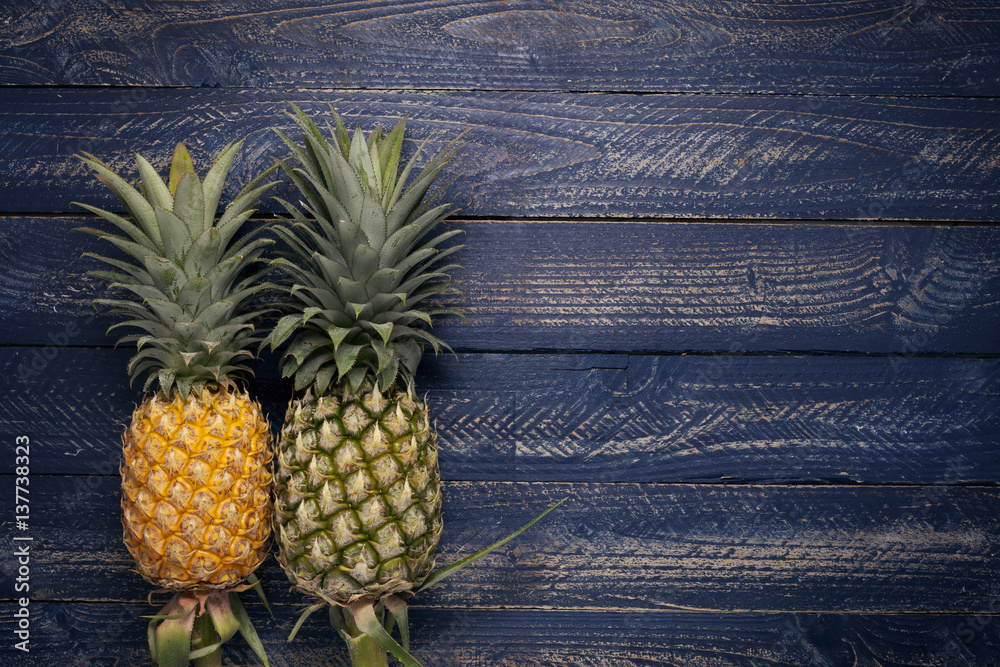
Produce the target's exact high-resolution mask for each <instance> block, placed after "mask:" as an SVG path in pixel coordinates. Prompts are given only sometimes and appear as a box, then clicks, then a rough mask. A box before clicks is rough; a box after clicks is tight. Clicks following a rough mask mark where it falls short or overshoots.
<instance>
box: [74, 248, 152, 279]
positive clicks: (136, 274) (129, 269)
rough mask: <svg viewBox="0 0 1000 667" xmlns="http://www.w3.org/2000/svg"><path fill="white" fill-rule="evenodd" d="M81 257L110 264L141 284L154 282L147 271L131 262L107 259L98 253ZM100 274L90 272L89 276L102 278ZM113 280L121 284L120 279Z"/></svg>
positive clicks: (112, 258) (89, 253)
mask: <svg viewBox="0 0 1000 667" xmlns="http://www.w3.org/2000/svg"><path fill="white" fill-rule="evenodd" d="M80 256H81V257H90V258H93V259H96V260H100V261H102V262H104V263H105V264H108V265H110V266H113V267H115V268H118V269H121V270H122V271H125V272H126V273H128V274H129V275H130V276H132V277H133V278H135V279H136V280H138V281H139V282H141V283H146V284H149V283H151V282H153V277H152V276H150V275H149V273H147V272H146V271H144V270H143V269H142V267H140V266H136V265H135V264H132V263H130V262H125V261H122V260H120V259H117V258H114V257H105V256H104V255H98V254H97V253H93V252H85V253H82V254H81V255H80ZM98 273H99V272H97V271H88V272H87V275H90V276H94V277H97V278H100V277H101V276H99V275H98ZM112 280H113V281H114V282H120V280H118V279H112Z"/></svg>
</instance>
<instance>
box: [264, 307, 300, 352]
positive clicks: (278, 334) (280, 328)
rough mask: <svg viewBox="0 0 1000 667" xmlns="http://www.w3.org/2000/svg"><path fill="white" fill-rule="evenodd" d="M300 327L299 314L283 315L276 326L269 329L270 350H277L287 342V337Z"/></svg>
mask: <svg viewBox="0 0 1000 667" xmlns="http://www.w3.org/2000/svg"><path fill="white" fill-rule="evenodd" d="M302 325H303V317H302V314H301V313H293V314H292V315H285V316H284V317H282V318H281V319H280V320H278V322H277V324H275V325H274V328H273V329H271V335H270V336H269V340H270V343H271V350H272V351H273V350H276V349H278V348H279V347H280V346H281V344H282V343H284V342H285V341H286V340H288V337H289V336H291V335H292V334H293V333H295V331H296V330H297V329H299V328H301V327H302Z"/></svg>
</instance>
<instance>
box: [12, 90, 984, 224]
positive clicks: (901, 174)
mask: <svg viewBox="0 0 1000 667" xmlns="http://www.w3.org/2000/svg"><path fill="white" fill-rule="evenodd" d="M286 101H294V102H298V103H300V104H302V105H303V106H305V107H306V108H307V109H308V110H309V111H310V112H311V113H314V114H318V113H321V112H322V111H324V110H326V109H328V105H329V104H333V105H334V106H335V107H337V108H338V109H339V110H340V111H341V112H342V113H344V114H345V115H346V116H347V120H348V123H350V124H354V123H355V122H359V121H362V120H363V121H364V124H365V126H366V127H368V128H369V129H370V128H371V127H372V126H373V125H374V124H375V123H376V122H380V123H382V124H385V125H390V124H393V123H395V122H396V121H397V120H398V119H399V118H401V117H405V116H409V117H411V118H412V123H411V131H412V135H411V136H412V137H413V138H414V140H416V139H420V138H424V137H426V136H427V135H428V134H429V133H430V132H432V131H438V132H440V134H439V137H440V138H441V139H442V140H444V139H445V138H447V137H449V136H454V135H455V134H457V133H458V132H459V131H461V130H464V129H469V130H470V133H469V135H468V136H467V140H468V144H467V146H466V147H465V148H464V149H463V150H462V152H461V153H460V154H459V156H458V157H457V158H456V159H455V161H454V162H453V163H452V164H451V166H450V167H449V169H448V170H447V171H446V172H445V173H446V175H454V174H458V173H460V174H461V177H460V178H458V180H457V181H455V183H454V184H453V185H452V186H450V187H449V188H448V190H447V191H446V193H445V197H446V199H445V201H448V200H450V201H454V202H456V204H457V206H458V207H459V209H460V210H461V212H462V213H463V214H465V215H469V216H484V217H498V216H500V217H506V216H532V217H541V216H564V217H569V216H587V217H598V216H601V217H611V218H637V217H639V218H667V217H685V218H703V217H710V218H715V217H718V218H735V219H746V218H766V219H786V218H793V219H805V220H811V219H824V220H837V219H851V220H867V219H886V220H957V221H963V220H979V221H983V220H985V221H993V220H1000V187H998V186H1000V165H998V164H997V162H996V160H995V156H996V155H997V154H998V153H1000V134H998V133H996V132H995V129H996V128H997V127H1000V106H998V105H997V103H996V101H995V100H993V99H979V98H955V99H925V98H921V99H906V98H893V97H858V98H854V97H819V96H804V97H803V96H772V95H767V96H760V95H756V96H754V95H743V96H739V95H708V96H685V95H640V96H636V95H585V94H573V93H558V94H557V93H549V94H543V93H500V92H485V93H456V92H428V93H396V92H384V91H383V92H343V91H336V90H335V91H298V90H296V91H272V90H255V89H241V90H227V89H220V90H192V89H146V88H138V89H119V88H114V89H99V88H98V89H42V88H37V89H31V88H29V89H17V90H15V91H10V94H7V95H5V96H3V98H0V149H2V150H3V153H4V155H5V160H4V161H3V162H2V163H0V192H2V193H3V197H2V199H0V212H67V211H72V210H73V209H72V206H71V202H72V201H76V200H80V199H83V200H86V201H88V202H93V203H95V204H104V203H108V202H109V201H110V199H109V195H106V194H105V193H104V192H103V187H102V186H100V185H98V184H97V183H96V181H95V180H94V179H93V178H92V177H91V175H90V174H89V173H88V170H87V169H86V168H84V166H83V165H82V164H81V163H79V162H77V161H76V160H75V159H74V158H72V155H73V154H74V153H76V152H79V151H84V150H85V151H89V152H92V153H94V154H96V155H98V156H99V157H101V158H102V159H105V160H107V161H108V162H110V163H111V164H112V165H114V167H115V168H116V169H120V170H124V169H125V168H126V167H127V168H128V169H130V170H131V169H134V167H132V166H130V155H131V151H134V150H138V151H139V152H141V153H143V154H144V155H147V157H149V158H150V159H151V160H152V161H153V163H154V164H156V165H158V166H159V167H161V168H163V167H165V165H166V163H167V162H168V161H169V157H170V154H171V151H172V149H173V146H174V144H175V143H176V142H178V141H181V140H187V141H190V143H191V148H192V152H193V156H194V159H195V160H196V161H197V162H198V163H199V164H201V165H202V166H203V168H204V165H205V163H206V160H208V159H209V158H210V157H211V156H213V155H215V154H216V153H217V152H218V151H219V150H220V149H221V148H222V147H223V146H224V145H225V144H226V143H228V142H229V141H232V140H234V139H237V138H240V137H243V136H247V135H249V140H248V143H247V145H246V148H245V152H244V155H243V156H242V157H241V158H240V159H239V160H238V161H237V163H236V166H235V176H234V179H235V181H234V186H233V187H232V188H231V189H230V193H235V192H236V190H238V187H237V186H236V185H235V182H236V181H239V182H246V181H248V180H249V179H250V178H251V177H252V175H253V174H255V173H257V172H259V170H261V169H263V168H264V167H265V166H269V165H270V157H271V156H272V155H281V156H284V155H285V151H286V149H284V146H283V145H281V144H280V141H279V140H278V139H277V137H275V136H274V134H273V133H271V132H270V131H269V129H268V128H270V127H272V126H279V127H283V128H285V129H288V130H289V131H291V129H292V123H291V121H289V120H288V119H286V118H285V117H284V115H283V111H284V110H285V109H286V108H287V107H286V106H285V104H284V103H285V102H286ZM408 150H412V146H411V147H408Z"/></svg>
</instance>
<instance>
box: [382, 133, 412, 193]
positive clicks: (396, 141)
mask: <svg viewBox="0 0 1000 667" xmlns="http://www.w3.org/2000/svg"><path fill="white" fill-rule="evenodd" d="M405 132H406V119H405V118H403V119H402V120H400V121H399V122H398V123H396V126H395V127H394V128H392V131H391V132H389V134H388V135H386V137H385V140H384V141H383V142H382V147H381V148H380V149H379V155H380V156H381V157H382V209H383V210H385V211H388V210H389V197H391V196H392V193H393V191H394V190H395V189H396V178H397V177H398V175H399V155H400V153H401V152H402V149H403V134H404V133H405Z"/></svg>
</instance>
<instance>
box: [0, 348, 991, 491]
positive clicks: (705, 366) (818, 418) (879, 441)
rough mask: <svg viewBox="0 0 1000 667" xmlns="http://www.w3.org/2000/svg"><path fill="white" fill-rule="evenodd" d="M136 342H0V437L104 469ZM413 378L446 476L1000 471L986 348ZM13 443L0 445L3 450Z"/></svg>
mask: <svg viewBox="0 0 1000 667" xmlns="http://www.w3.org/2000/svg"><path fill="white" fill-rule="evenodd" d="M43 352H45V353H47V354H49V355H50V356H51V358H46V356H45V354H43ZM129 356H130V353H129V352H128V351H127V350H116V351H112V350H107V349H90V348H81V349H77V348H72V347H70V348H62V349H55V348H52V349H49V350H47V351H45V350H43V351H39V349H38V348H28V347H23V348H7V349H4V350H0V374H2V375H3V376H4V377H7V378H11V381H10V384H9V385H8V386H7V387H4V388H2V390H0V438H7V439H8V440H12V439H13V438H14V437H16V436H17V435H18V434H25V433H26V434H29V435H30V436H31V437H32V438H33V439H35V441H36V445H35V447H36V449H37V451H38V452H39V454H38V457H37V458H36V459H35V463H34V468H33V469H34V471H35V472H36V473H39V474H72V473H81V474H97V475H107V474H113V473H115V472H116V471H117V465H118V458H119V456H120V452H121V431H122V428H123V424H125V423H126V422H127V421H128V420H129V418H130V415H131V412H132V410H133V409H134V404H135V401H136V393H135V391H134V390H132V389H130V388H129V386H128V381H127V378H126V377H125V374H124V373H123V372H122V369H124V368H125V365H126V362H127V360H128V358H129ZM267 362H268V363H265V364H258V365H257V366H256V367H255V368H256V370H257V374H256V377H257V382H255V383H254V385H253V387H254V389H255V391H256V393H258V394H259V395H260V396H261V398H262V399H263V400H264V405H265V408H266V409H267V410H268V412H269V413H270V419H271V423H272V424H275V425H276V424H278V423H280V421H281V419H282V417H283V414H284V409H285V404H284V398H285V397H286V396H288V395H290V393H291V387H290V385H289V383H288V382H283V381H279V380H278V378H277V373H276V370H275V368H276V366H277V364H276V363H273V362H274V359H273V358H269V359H268V360H267ZM43 365H44V366H43ZM35 367H39V368H41V369H42V370H41V371H38V372H37V373H36V372H35V370H34V369H35ZM21 376H23V379H22V377H21ZM15 378H16V379H15ZM417 381H418V384H419V386H420V388H421V391H424V392H427V397H428V401H429V404H430V406H431V411H432V414H433V415H434V419H435V422H436V428H437V430H438V434H439V438H440V439H439V448H440V457H441V466H442V470H443V475H444V477H445V479H448V480H465V481H513V480H519V481H541V480H545V481H564V482H651V483H666V482H743V483H745V482H770V483H775V482H799V483H801V482H810V481H823V482H829V483H859V482H860V483H868V484H873V483H879V484H887V483H888V484H970V483H991V482H992V481H994V480H996V479H997V478H998V477H1000V384H998V383H1000V360H997V359H965V358H939V357H918V356H915V357H903V356H900V357H895V358H888V359H887V358H884V357H868V356H863V357H848V356H828V357H817V356H811V355H806V356H787V355H773V356H772V355H769V356H746V357H745V356H702V355H697V356H670V357H659V356H650V355H617V354H615V355H596V354H588V355H579V354H574V355H569V354H563V355H540V354H529V355H524V354H461V355H459V357H458V359H453V358H451V357H445V356H442V357H438V358H433V357H432V358H429V359H426V360H424V362H423V363H422V368H421V372H420V374H419V375H418V378H417ZM13 456H14V452H13V450H12V449H7V450H4V451H3V453H2V455H0V465H6V466H7V467H8V468H9V467H11V466H13V464H14V458H13Z"/></svg>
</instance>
